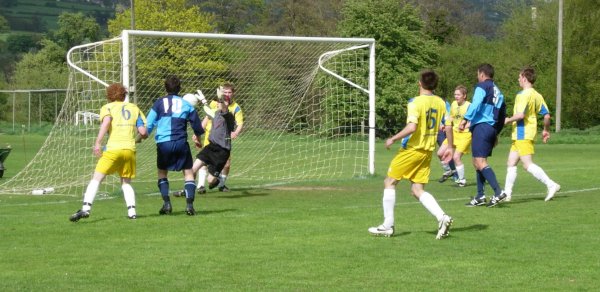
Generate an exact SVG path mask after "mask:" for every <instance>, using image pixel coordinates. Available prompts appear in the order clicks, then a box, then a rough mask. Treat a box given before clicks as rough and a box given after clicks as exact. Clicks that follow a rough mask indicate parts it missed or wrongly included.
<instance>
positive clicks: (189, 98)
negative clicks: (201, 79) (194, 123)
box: [183, 93, 198, 106]
mask: <svg viewBox="0 0 600 292" xmlns="http://www.w3.org/2000/svg"><path fill="white" fill-rule="evenodd" d="M183 99H184V100H185V101H187V102H189V103H190V104H191V105H192V106H196V104H198V98H197V97H196V95H195V94H193V93H188V94H186V95H184V96H183Z"/></svg>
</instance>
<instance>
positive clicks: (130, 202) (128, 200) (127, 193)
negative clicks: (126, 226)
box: [121, 184, 135, 216]
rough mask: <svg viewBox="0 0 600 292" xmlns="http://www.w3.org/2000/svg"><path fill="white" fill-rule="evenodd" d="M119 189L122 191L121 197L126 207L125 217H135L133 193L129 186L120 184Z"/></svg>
mask: <svg viewBox="0 0 600 292" xmlns="http://www.w3.org/2000/svg"><path fill="white" fill-rule="evenodd" d="M121 189H122V190H123V197H124V198H125V205H126V206H127V216H133V215H135V192H134V191H133V188H132V187H131V185H130V184H122V185H121ZM130 207H132V208H130Z"/></svg>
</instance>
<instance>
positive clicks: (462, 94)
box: [454, 85, 467, 103]
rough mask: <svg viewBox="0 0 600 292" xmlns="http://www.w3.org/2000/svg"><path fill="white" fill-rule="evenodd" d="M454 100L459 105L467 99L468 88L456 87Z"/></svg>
mask: <svg viewBox="0 0 600 292" xmlns="http://www.w3.org/2000/svg"><path fill="white" fill-rule="evenodd" d="M454 99H456V101H457V102H459V103H460V102H461V101H464V100H466V99H467V88H466V87H465V86H464V85H459V86H456V88H455V89H454Z"/></svg>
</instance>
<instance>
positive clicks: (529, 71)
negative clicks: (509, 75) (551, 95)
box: [520, 67, 536, 84]
mask: <svg viewBox="0 0 600 292" xmlns="http://www.w3.org/2000/svg"><path fill="white" fill-rule="evenodd" d="M520 74H521V75H523V77H525V78H526V79H527V81H529V83H531V84H534V83H535V79H536V76H535V70H534V69H533V68H531V67H526V68H523V70H521V72H520Z"/></svg>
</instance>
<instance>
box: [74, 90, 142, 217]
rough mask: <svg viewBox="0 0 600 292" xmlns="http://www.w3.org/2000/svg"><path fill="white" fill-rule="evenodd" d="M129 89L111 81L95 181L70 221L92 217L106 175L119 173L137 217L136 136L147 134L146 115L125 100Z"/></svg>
mask: <svg viewBox="0 0 600 292" xmlns="http://www.w3.org/2000/svg"><path fill="white" fill-rule="evenodd" d="M126 95H127V90H126V89H125V87H124V86H123V85H121V84H119V83H115V84H111V85H110V86H109V87H108V88H107V89H106V96H107V99H108V101H109V103H107V104H105V105H104V106H103V107H102V108H101V109H100V121H101V123H102V124H101V125H100V130H99V131H98V136H97V137H96V142H95V144H94V155H96V156H97V157H100V160H98V164H97V165H96V170H95V171H94V175H93V177H92V180H91V181H90V183H89V184H88V186H87V189H86V191H85V194H84V195H83V206H82V207H81V209H80V210H78V211H77V212H76V213H75V214H73V215H72V216H71V217H70V218H69V220H71V221H72V222H77V221H79V219H81V218H87V217H89V216H90V210H91V208H92V203H93V202H94V198H95V197H96V193H97V192H98V187H99V186H100V183H101V182H102V180H104V178H105V177H106V176H107V175H109V174H112V173H115V172H118V173H119V176H120V177H121V189H122V190H123V197H124V198H125V204H126V206H127V216H128V218H129V219H136V218H137V215H136V212H135V193H134V191H133V188H132V187H131V184H130V183H131V179H132V178H135V167H136V165H135V163H136V159H135V136H136V134H137V133H139V134H140V136H141V137H142V138H145V137H147V136H148V132H147V129H146V117H145V116H144V114H143V113H142V112H141V111H140V109H139V108H138V107H137V106H136V105H135V104H132V103H126V102H124V100H125V96H126ZM106 134H109V138H108V141H107V142H106V147H105V151H104V152H102V140H103V139H104V136H105V135H106Z"/></svg>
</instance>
